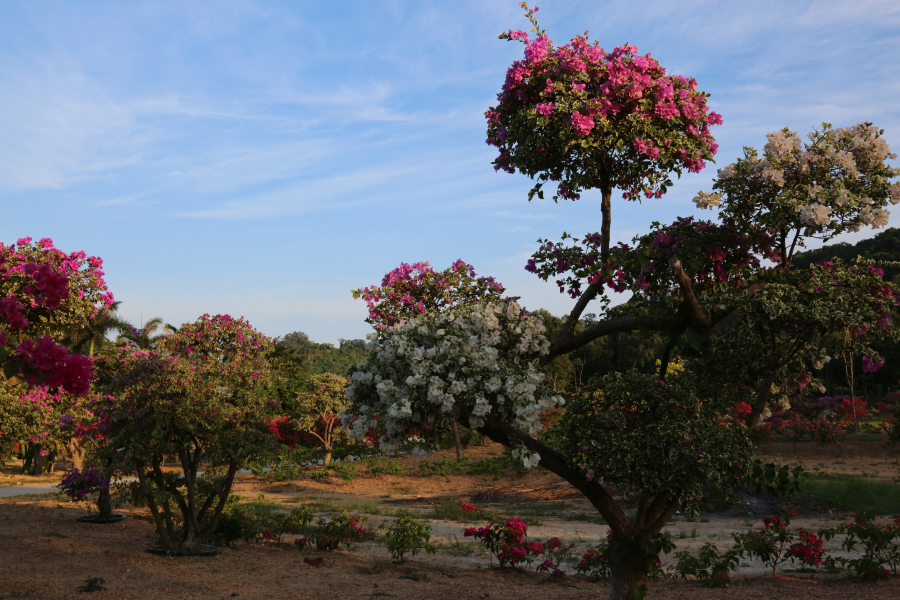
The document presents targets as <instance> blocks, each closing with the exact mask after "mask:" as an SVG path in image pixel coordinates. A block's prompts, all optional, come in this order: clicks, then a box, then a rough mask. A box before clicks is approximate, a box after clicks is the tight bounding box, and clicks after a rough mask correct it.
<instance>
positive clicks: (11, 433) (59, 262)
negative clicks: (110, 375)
mask: <svg viewBox="0 0 900 600" xmlns="http://www.w3.org/2000/svg"><path fill="white" fill-rule="evenodd" d="M102 266H103V261H102V260H100V259H99V258H97V257H94V256H90V257H89V256H87V255H85V253H84V252H73V253H71V254H66V253H65V252H62V251H61V250H58V249H57V248H55V247H54V245H53V241H52V240H50V239H48V238H44V239H42V240H40V241H39V242H38V243H36V244H35V243H32V239H31V238H27V237H26V238H22V239H19V240H18V241H17V242H16V244H15V245H13V246H4V245H2V244H0V366H2V374H0V381H2V383H3V385H2V386H0V451H2V450H5V449H8V448H9V447H11V445H13V444H14V443H17V442H18V441H20V440H26V439H27V440H28V443H29V445H30V447H29V449H30V455H31V456H30V459H31V463H32V464H33V465H34V472H35V474H37V473H39V472H40V471H41V470H42V469H43V466H44V464H45V463H46V456H47V455H48V453H49V452H50V451H51V450H52V449H54V447H55V445H56V443H57V439H56V436H55V435H52V433H53V431H54V426H55V423H56V418H54V417H53V415H54V414H56V413H58V412H59V408H60V399H61V398H72V397H75V396H81V395H84V394H86V393H87V392H88V389H89V385H90V379H91V362H90V360H89V359H88V358H87V357H85V356H82V355H80V354H69V351H68V350H67V349H66V348H65V347H64V346H62V345H58V344H56V343H55V342H54V341H53V340H54V339H61V338H63V337H65V336H66V334H67V333H68V332H71V331H73V330H81V329H84V328H86V327H87V326H88V324H89V323H90V322H91V320H92V319H94V318H95V317H96V315H97V314H98V313H100V312H101V310H102V309H103V308H105V307H108V306H110V305H111V304H112V303H113V297H112V294H109V293H107V291H106V289H107V288H106V284H105V283H104V281H103V271H102V270H101V268H102ZM35 387H39V388H41V389H40V390H32V389H33V388H35ZM58 416H59V415H57V417H58Z"/></svg>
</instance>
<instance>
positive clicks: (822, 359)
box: [812, 348, 831, 371]
mask: <svg viewBox="0 0 900 600" xmlns="http://www.w3.org/2000/svg"><path fill="white" fill-rule="evenodd" d="M828 362H831V357H830V356H828V352H826V351H825V348H822V349H820V350H819V352H818V353H816V354H814V355H813V357H812V366H813V369H816V370H817V371H818V370H820V369H823V368H825V363H828Z"/></svg>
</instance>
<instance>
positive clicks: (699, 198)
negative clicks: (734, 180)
mask: <svg viewBox="0 0 900 600" xmlns="http://www.w3.org/2000/svg"><path fill="white" fill-rule="evenodd" d="M721 199H722V194H720V193H718V192H716V193H712V194H709V193H706V192H697V195H696V196H694V204H696V205H697V208H708V209H709V210H712V208H713V206H718V205H719V201H720V200H721Z"/></svg>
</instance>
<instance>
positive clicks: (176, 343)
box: [92, 315, 276, 554]
mask: <svg viewBox="0 0 900 600" xmlns="http://www.w3.org/2000/svg"><path fill="white" fill-rule="evenodd" d="M160 345H161V346H162V349H163V351H164V352H165V354H158V353H156V352H153V351H145V350H138V351H133V350H124V349H123V350H122V356H121V357H120V358H119V359H118V361H117V364H116V365H114V366H113V367H112V368H111V369H110V371H111V375H110V381H109V382H108V383H107V384H106V385H105V386H104V390H103V392H104V393H103V394H102V395H101V396H100V397H99V398H98V399H97V400H96V402H95V403H94V405H93V406H92V411H93V413H94V415H96V417H97V419H98V422H99V423H98V428H99V429H100V431H102V433H103V434H104V435H105V436H106V437H107V438H108V439H109V443H108V444H107V448H109V449H110V450H111V451H113V452H114V454H115V456H116V463H117V464H118V465H120V468H121V469H122V470H124V471H126V472H129V471H130V472H133V473H134V474H135V475H136V476H137V478H138V481H139V490H140V494H141V495H142V496H143V498H144V499H145V500H146V502H147V505H148V506H149V508H150V513H151V515H152V516H153V519H154V522H155V524H156V529H157V532H158V533H159V536H160V538H161V539H162V541H163V545H164V546H165V548H166V549H167V550H169V551H170V552H174V553H180V554H185V553H186V554H190V553H194V552H196V551H197V549H198V546H199V545H200V544H201V543H202V542H203V540H204V539H206V538H207V537H208V536H209V535H210V534H211V533H212V532H213V531H214V530H215V528H216V524H217V523H218V519H219V516H220V515H221V513H222V510H223V509H224V507H225V502H226V499H227V498H228V494H229V492H230V490H231V485H232V483H233V481H234V476H235V474H236V473H237V471H238V470H239V469H240V468H241V466H242V465H243V464H245V463H246V462H247V461H248V460H249V459H251V458H252V457H254V456H257V455H262V454H264V453H265V452H266V451H267V450H269V448H270V446H271V445H273V444H274V443H275V437H274V436H273V435H271V433H270V432H269V429H268V426H267V423H266V421H265V417H266V415H267V414H269V413H271V412H272V410H273V409H274V408H275V407H274V405H275V404H276V403H275V402H274V401H270V400H268V398H267V396H266V394H265V393H264V388H265V386H266V385H267V383H268V381H269V379H270V377H271V372H270V367H269V362H268V358H267V357H268V355H269V354H270V353H271V351H272V344H271V342H270V341H269V340H268V339H267V338H266V337H265V336H263V335H262V334H260V333H258V332H257V331H255V330H254V329H253V328H252V327H250V325H249V324H248V323H247V322H246V321H244V320H243V319H235V318H232V317H230V316H228V315H216V316H210V315H203V316H202V317H201V318H200V319H199V320H198V321H196V322H194V323H190V324H186V325H184V326H182V327H181V328H180V329H179V330H178V332H177V333H174V334H172V335H170V336H167V337H166V338H165V339H164V340H161V341H160ZM113 449H115V450H113ZM119 450H121V451H119ZM164 455H174V456H177V457H178V460H179V461H180V462H181V467H182V471H183V477H173V476H171V475H170V474H166V473H164V472H163V470H162V460H163V456H164ZM204 464H205V465H208V467H207V470H208V471H209V470H212V471H214V472H216V473H217V474H216V475H211V474H207V475H205V476H204V477H199V478H198V476H197V472H198V470H199V468H200V467H201V465H204Z"/></svg>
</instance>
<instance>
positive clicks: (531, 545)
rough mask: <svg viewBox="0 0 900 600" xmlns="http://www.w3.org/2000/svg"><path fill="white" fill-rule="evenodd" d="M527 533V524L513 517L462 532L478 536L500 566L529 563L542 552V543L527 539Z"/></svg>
mask: <svg viewBox="0 0 900 600" xmlns="http://www.w3.org/2000/svg"><path fill="white" fill-rule="evenodd" d="M527 534H528V526H527V525H526V524H525V522H524V521H522V520H521V519H517V518H515V517H512V518H510V519H508V520H507V521H506V522H505V523H504V524H502V525H501V524H500V523H493V524H491V525H488V526H486V527H480V528H475V527H469V528H468V529H466V530H465V532H463V535H464V536H465V537H470V536H471V537H476V538H479V539H480V540H481V542H482V543H483V544H484V545H485V547H486V548H487V549H488V550H489V551H490V552H491V554H492V555H493V556H496V557H497V561H498V562H499V563H500V566H501V567H506V566H519V565H520V564H522V563H531V562H532V561H533V560H534V559H535V558H536V557H537V556H540V555H542V554H544V545H543V544H541V543H540V542H529V541H527V540H526V539H525V536H526V535H527Z"/></svg>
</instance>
